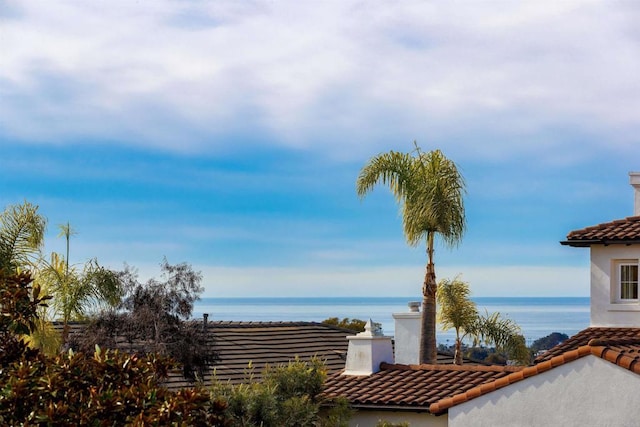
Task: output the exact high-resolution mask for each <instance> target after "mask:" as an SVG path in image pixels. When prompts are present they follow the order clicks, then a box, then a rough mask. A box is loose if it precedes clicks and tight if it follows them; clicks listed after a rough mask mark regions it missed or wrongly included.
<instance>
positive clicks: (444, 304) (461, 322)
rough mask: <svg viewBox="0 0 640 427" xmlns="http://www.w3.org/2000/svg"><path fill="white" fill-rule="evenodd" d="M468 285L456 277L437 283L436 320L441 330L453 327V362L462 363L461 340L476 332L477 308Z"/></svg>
mask: <svg viewBox="0 0 640 427" xmlns="http://www.w3.org/2000/svg"><path fill="white" fill-rule="evenodd" d="M470 294H471V290H470V289H469V286H468V285H467V284H466V283H465V282H463V281H461V280H460V279H459V278H458V277H456V278H455V279H454V280H448V279H443V280H441V281H440V282H439V283H438V292H437V301H438V304H439V305H440V310H439V311H438V321H439V322H440V324H441V326H442V330H444V331H446V330H448V329H451V328H453V329H454V330H455V332H456V342H455V351H454V363H455V364H456V365H462V341H463V340H464V338H465V337H466V336H467V335H469V334H474V333H475V332H476V329H475V327H476V326H477V325H478V317H479V316H478V309H477V308H476V304H475V303H474V302H473V301H471V299H470V298H469V295H470Z"/></svg>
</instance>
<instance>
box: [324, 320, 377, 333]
mask: <svg viewBox="0 0 640 427" xmlns="http://www.w3.org/2000/svg"><path fill="white" fill-rule="evenodd" d="M322 323H324V324H325V325H331V326H337V327H339V328H344V329H351V330H352V331H357V332H363V331H364V325H365V324H366V323H367V322H366V321H364V320H360V319H350V318H348V317H344V318H342V320H341V319H339V318H337V317H329V318H328V319H324V320H323V321H322Z"/></svg>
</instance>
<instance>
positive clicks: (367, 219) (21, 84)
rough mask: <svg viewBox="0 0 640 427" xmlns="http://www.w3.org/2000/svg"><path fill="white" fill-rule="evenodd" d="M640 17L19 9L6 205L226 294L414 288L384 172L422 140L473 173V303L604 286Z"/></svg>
mask: <svg viewBox="0 0 640 427" xmlns="http://www.w3.org/2000/svg"><path fill="white" fill-rule="evenodd" d="M638 21H640V4H638V3H636V2H628V1H626V2H625V1H621V2H616V1H569V0H567V1H561V2H557V1H537V2H533V1H531V2H511V1H458V2H429V1H421V2H408V1H398V2H382V1H349V0H341V1H322V2H300V1H243V2H238V1H224V0H219V1H214V2H210V1H198V0H183V1H165V0H153V1H143V0H141V1H135V2H134V1H130V0H126V1H125V0H114V1H110V2H97V1H93V2H87V1H79V0H78V1H66V0H60V1H56V2H50V1H45V0H20V1H14V0H0V208H3V207H6V206H9V205H12V204H18V203H22V202H23V201H25V200H27V201H29V202H31V203H34V204H37V205H38V206H39V209H40V212H41V213H42V214H43V215H44V216H46V217H47V219H48V229H47V236H46V246H45V252H46V253H49V252H52V251H56V252H64V240H63V239H62V238H59V237H57V235H58V231H59V230H58V225H59V224H64V223H67V222H69V223H70V224H71V226H72V227H73V229H75V230H76V231H77V234H76V235H74V236H72V239H71V255H70V260H71V262H72V263H74V264H77V265H81V264H82V263H84V262H86V261H87V260H89V259H92V258H97V259H98V261H99V262H100V263H101V264H102V265H105V266H108V267H110V268H114V269H122V268H123V267H124V265H125V263H126V264H128V265H130V266H133V267H135V268H137V269H138V272H139V275H140V277H141V279H143V280H144V279H146V278H149V277H153V276H158V275H159V273H160V271H159V264H160V263H161V262H162V260H163V258H164V257H166V258H167V260H168V261H169V262H170V263H180V262H187V263H190V264H191V265H192V266H193V267H194V269H196V270H198V271H201V272H202V274H203V285H204V286H205V292H204V293H203V296H205V297H250V296H259V297H270V296H274V297H276V296H278V297H281V296H292V297H293V296H295V297H298V296H309V297H315V296H407V297H417V296H419V295H420V292H421V284H422V280H423V277H424V268H425V264H426V254H425V247H424V245H419V246H417V247H411V246H408V245H407V243H406V241H405V239H404V236H403V232H402V225H401V218H400V216H399V207H398V205H397V204H396V202H395V199H394V198H393V196H392V195H391V193H390V191H389V189H388V188H385V187H382V186H380V187H378V188H376V189H375V190H374V191H373V192H372V193H371V194H369V195H368V196H367V197H366V198H364V199H363V200H360V199H359V198H358V197H357V196H356V193H355V181H356V178H357V176H358V173H359V171H360V169H361V168H362V166H363V165H364V164H366V162H367V161H368V160H369V159H370V158H371V157H372V156H375V155H377V154H379V153H383V152H387V151H390V150H395V151H403V152H409V151H411V150H412V149H413V142H414V141H416V142H417V143H418V144H419V145H420V147H421V148H422V149H423V150H425V151H428V150H433V149H441V150H442V151H443V152H444V154H445V155H446V156H447V157H448V158H450V159H451V160H453V161H455V162H456V164H457V165H458V167H459V168H460V170H461V172H462V174H463V176H464V178H465V181H466V188H467V193H466V197H465V206H466V214H467V231H466V234H465V236H464V238H463V240H462V242H461V244H460V245H459V246H458V247H456V248H447V247H445V246H443V245H442V244H437V245H436V254H435V257H436V258H435V261H436V274H437V275H438V277H439V278H453V277H456V276H457V275H461V277H462V279H463V280H466V281H468V282H469V283H470V286H471V289H472V292H473V295H474V296H513V297H519V296H587V295H588V294H589V253H588V249H582V248H571V247H566V246H562V245H560V243H559V242H560V241H561V240H563V239H564V238H565V236H566V234H567V233H568V232H569V231H571V230H575V229H579V228H583V227H586V226H590V225H595V224H598V223H601V222H607V221H610V220H613V219H619V218H624V217H627V216H631V215H632V214H633V192H632V188H631V187H630V186H629V176H628V172H630V171H637V170H640V156H639V154H640V145H639V141H638V140H639V137H638V135H640V78H639V77H638V76H640V27H639V26H638V25H637V22H638Z"/></svg>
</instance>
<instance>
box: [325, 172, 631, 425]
mask: <svg viewBox="0 0 640 427" xmlns="http://www.w3.org/2000/svg"><path fill="white" fill-rule="evenodd" d="M630 182H631V185H632V187H633V188H634V190H635V209H634V216H632V217H628V218H625V219H621V220H617V221H612V222H607V223H603V224H598V225H595V226H592V227H587V228H584V229H580V230H575V231H572V232H570V233H569V234H568V235H567V239H566V240H565V241H563V242H561V243H562V244H563V245H569V246H573V247H588V248H590V256H591V320H590V327H589V328H587V329H585V330H583V331H581V332H579V333H578V334H576V335H574V336H573V337H571V338H570V339H568V340H567V341H565V342H564V343H562V344H560V345H559V346H557V347H555V348H554V349H552V350H550V351H548V352H547V353H545V354H543V355H541V356H539V357H538V358H537V359H536V361H535V364H534V365H533V366H529V367H526V368H499V367H481V366H469V367H464V366H463V367H462V368H464V370H462V371H461V370H456V369H455V368H456V367H446V366H439V365H415V364H411V361H409V363H408V364H399V363H397V362H398V355H396V356H395V358H396V363H394V362H393V360H392V357H391V356H390V354H389V349H388V348H387V347H386V346H387V345H386V344H381V343H384V339H383V337H377V338H375V339H373V337H367V336H366V335H361V336H360V338H358V336H355V337H351V338H350V339H349V349H348V354H347V369H345V371H344V372H342V373H337V374H334V375H333V376H332V377H331V378H330V379H329V381H328V382H327V391H326V392H327V393H328V394H329V395H344V396H346V397H347V398H348V399H349V400H350V401H351V403H352V404H353V405H354V407H355V408H356V409H358V410H359V411H358V412H357V413H356V415H355V416H354V418H353V420H352V423H351V425H352V426H361V427H363V426H375V425H376V423H377V420H378V419H387V420H389V421H409V422H410V425H411V427H416V426H450V427H465V426H531V425H540V426H550V425H563V426H637V425H640V405H638V404H637V396H639V395H640V299H639V292H638V279H639V277H638V270H639V268H638V266H639V263H640V173H635V172H634V173H630ZM396 321H397V320H396ZM396 328H397V329H396V334H397V333H398V326H397V325H396ZM400 329H401V330H402V327H401V328H400ZM371 335H374V334H371ZM400 335H402V334H400ZM409 335H410V334H409ZM396 339H398V337H396ZM411 339H412V340H415V338H411ZM367 340H369V343H370V345H369V346H367V345H364V344H363V343H366V342H367ZM352 342H357V343H358V344H357V345H353V346H352ZM374 343H375V344H374ZM405 344H406V346H408V347H410V346H411V345H414V344H415V343H413V342H407V343H405ZM396 347H397V348H400V349H401V350H402V348H403V345H402V344H401V345H400V347H398V344H396ZM367 348H368V349H369V350H367ZM352 351H354V352H355V355H356V356H354V357H352V356H351V354H350V353H351V352H352ZM381 359H382V361H383V362H384V363H381V364H378V365H376V362H378V360H381ZM350 361H353V363H356V362H358V363H362V362H363V361H364V362H365V363H363V364H361V365H358V366H354V367H352V368H351V369H349V363H350ZM402 363H407V360H406V359H403V362H402ZM368 367H371V368H370V369H369V372H368V373H365V372H364V371H366V370H367V368H368ZM459 369H460V368H459ZM501 369H502V370H501Z"/></svg>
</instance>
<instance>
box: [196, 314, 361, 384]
mask: <svg viewBox="0 0 640 427" xmlns="http://www.w3.org/2000/svg"><path fill="white" fill-rule="evenodd" d="M208 328H209V330H210V331H211V333H212V335H213V337H214V339H215V341H214V346H213V348H214V349H215V350H216V351H217V352H218V356H219V358H220V359H219V361H218V362H217V363H216V364H215V366H214V369H215V372H216V377H217V378H218V379H219V380H223V381H227V380H228V381H231V382H232V383H240V382H246V380H247V375H246V372H247V366H248V365H249V363H250V362H251V365H252V366H253V368H254V375H253V377H254V379H260V377H261V372H262V370H263V369H264V367H265V365H267V364H270V365H276V364H281V363H287V362H288V361H289V360H292V359H294V358H295V357H299V358H300V359H302V360H308V359H310V358H312V357H314V356H317V357H319V358H321V359H323V360H324V361H325V364H326V367H327V370H328V372H329V373H334V372H338V371H340V370H342V369H344V364H345V360H346V355H347V347H348V345H349V342H348V340H347V339H346V337H347V335H354V334H355V332H354V331H350V330H348V329H343V328H338V327H335V326H330V325H325V324H323V323H316V322H225V321H220V322H209V323H208Z"/></svg>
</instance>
